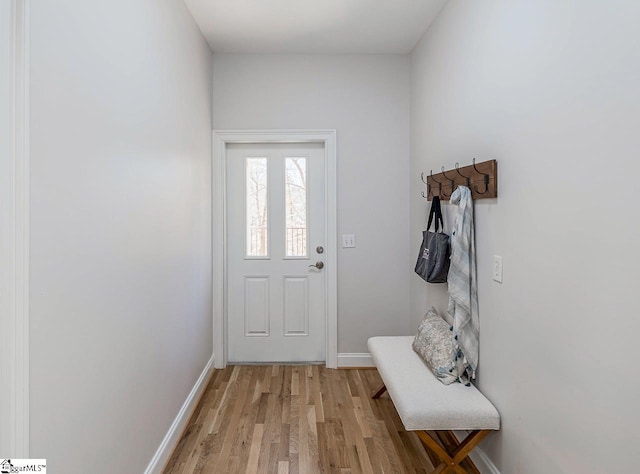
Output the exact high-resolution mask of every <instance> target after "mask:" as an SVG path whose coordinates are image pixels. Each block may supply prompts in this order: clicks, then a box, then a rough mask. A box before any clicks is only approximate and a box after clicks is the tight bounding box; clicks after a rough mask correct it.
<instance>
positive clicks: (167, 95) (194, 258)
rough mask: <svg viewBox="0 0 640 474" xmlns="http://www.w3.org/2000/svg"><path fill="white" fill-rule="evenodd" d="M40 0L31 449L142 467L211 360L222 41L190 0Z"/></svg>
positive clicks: (83, 467)
mask: <svg viewBox="0 0 640 474" xmlns="http://www.w3.org/2000/svg"><path fill="white" fill-rule="evenodd" d="M31 5H32V9H31V20H32V22H31V32H32V36H31V185H32V193H31V219H32V220H31V236H32V238H31V361H30V362H31V456H32V457H36V458H40V457H42V458H47V459H48V465H49V468H50V469H51V470H52V471H56V472H62V471H65V472H69V473H88V472H96V473H98V472H105V473H106V472H128V473H134V472H135V473H140V472H143V471H144V469H145V467H146V466H147V464H148V463H149V461H150V459H151V457H152V456H153V454H154V452H155V450H156V449H157V448H158V446H159V445H160V442H161V441H162V438H163V437H164V435H165V433H166V432H167V430H168V428H169V426H170V424H171V422H172V421H173V419H174V417H175V416H176V415H177V413H178V410H179V409H180V407H181V405H182V403H183V402H184V401H185V398H186V397H187V395H188V394H189V391H190V390H191V388H192V387H193V385H194V383H195V381H196V380H197V378H198V376H199V375H200V373H201V371H202V370H203V368H204V367H205V364H206V363H207V361H208V360H209V358H210V356H211V350H212V345H211V339H212V337H211V336H212V328H211V259H210V246H211V241H210V240H211V233H210V222H211V217H210V194H211V190H210V151H211V146H210V143H211V138H210V137H211V135H210V133H211V53H210V51H209V49H208V47H207V45H206V43H205V42H204V40H203V39H202V37H201V35H200V33H199V31H198V29H197V27H196V26H195V24H194V22H193V20H192V19H191V17H190V15H189V13H188V12H187V9H186V8H185V6H184V4H183V3H182V1H180V0H161V1H158V0H133V1H132V0H126V1H125V0H117V1H109V2H86V1H81V0H58V1H56V2H50V1H43V0H34V1H32V2H31Z"/></svg>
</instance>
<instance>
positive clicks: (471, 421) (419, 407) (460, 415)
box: [367, 336, 500, 431]
mask: <svg viewBox="0 0 640 474" xmlns="http://www.w3.org/2000/svg"><path fill="white" fill-rule="evenodd" d="M412 342H413V336H393V337H391V336H384V337H372V338H370V339H369V341H368V343H367V345H368V347H369V352H370V353H371V357H372V358H373V361H374V363H375V365H376V367H377V368H378V372H379V373H380V376H381V377H382V380H383V381H384V384H385V386H386V387H387V391H388V392H389V395H390V396H391V399H392V400H393V404H394V405H395V407H396V410H398V414H399V415H400V419H401V420H402V423H403V424H404V427H405V428H406V429H407V430H409V431H413V430H498V429H500V415H499V414H498V410H496V408H495V407H494V406H493V405H492V404H491V402H490V401H489V400H487V398H486V397H485V396H484V395H482V394H481V393H480V392H479V391H478V389H477V388H475V387H474V386H473V385H472V386H470V387H467V386H465V385H463V384H461V383H454V384H451V385H443V384H442V383H440V382H439V381H438V380H437V379H436V378H435V376H434V375H433V374H432V373H431V371H430V370H429V367H427V365H426V364H425V363H424V362H423V361H422V359H420V357H419V356H418V354H416V353H415V352H414V351H413V349H412V347H411V344H412Z"/></svg>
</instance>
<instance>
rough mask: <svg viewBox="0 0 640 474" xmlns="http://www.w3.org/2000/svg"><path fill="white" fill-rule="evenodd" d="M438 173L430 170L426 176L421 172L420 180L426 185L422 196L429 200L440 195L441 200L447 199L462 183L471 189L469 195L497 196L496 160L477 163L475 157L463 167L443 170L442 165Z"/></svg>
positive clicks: (478, 196) (484, 197)
mask: <svg viewBox="0 0 640 474" xmlns="http://www.w3.org/2000/svg"><path fill="white" fill-rule="evenodd" d="M441 170H442V171H441V172H440V173H436V174H435V175H434V174H433V173H432V172H429V174H428V175H427V176H426V179H425V175H424V173H422V175H421V177H422V182H423V183H424V184H426V185H427V195H426V196H425V194H424V191H423V192H422V197H423V198H425V199H427V200H429V201H431V200H433V197H434V196H440V200H441V201H448V200H449V199H450V198H451V194H453V191H455V189H456V188H457V187H458V186H460V185H462V186H467V187H468V188H469V189H471V197H472V198H473V199H474V200H477V199H489V198H496V197H498V162H497V161H496V160H489V161H483V162H482V163H477V164H476V160H475V158H474V159H473V164H471V165H469V166H465V167H463V168H460V167H458V163H456V167H455V169H452V170H447V171H445V169H444V166H443V167H442V168H441Z"/></svg>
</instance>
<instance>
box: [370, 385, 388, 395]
mask: <svg viewBox="0 0 640 474" xmlns="http://www.w3.org/2000/svg"><path fill="white" fill-rule="evenodd" d="M386 391H387V387H386V386H385V384H382V386H381V387H380V388H379V389H377V390H376V391H374V392H373V394H372V395H371V398H380V397H381V396H382V394H383V393H384V392H386Z"/></svg>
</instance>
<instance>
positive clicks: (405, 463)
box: [164, 365, 433, 474]
mask: <svg viewBox="0 0 640 474" xmlns="http://www.w3.org/2000/svg"><path fill="white" fill-rule="evenodd" d="M381 383H382V382H381V379H380V376H379V375H378V372H377V371H376V370H332V369H326V368H324V367H323V366H319V365H292V366H284V365H248V366H229V367H227V368H226V369H224V370H216V371H215V373H214V375H213V377H212V379H211V381H210V382H209V385H208V387H207V389H206V391H205V394H204V395H203V397H202V400H201V401H200V404H199V405H198V408H197V409H196V411H195V412H194V415H193V417H192V418H191V420H190V422H189V425H188V427H187V429H186V431H185V433H184V435H183V437H182V439H181V440H180V443H179V444H178V446H177V448H176V450H175V452H174V453H173V455H172V456H171V459H170V460H169V463H168V464H167V467H166V469H165V471H164V472H165V474H178V473H185V474H191V473H198V474H210V473H215V474H219V473H260V474H262V473H267V474H270V473H273V474H286V473H293V474H296V473H299V474H313V473H339V474H347V473H353V474H356V473H363V474H368V473H424V474H427V473H431V472H432V471H433V467H432V464H431V462H430V461H429V458H428V457H427V455H426V452H425V450H424V449H423V447H422V444H421V442H420V440H419V439H418V437H417V436H416V435H415V434H414V433H411V432H407V431H405V430H404V427H403V426H402V422H401V421H400V419H399V417H398V414H397V412H396V410H395V408H394V406H393V403H392V402H391V400H390V399H389V398H388V395H384V396H383V397H382V398H380V399H378V400H372V399H371V398H370V395H371V393H372V391H373V390H374V389H375V388H377V387H378V386H379V385H380V384H381Z"/></svg>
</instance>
